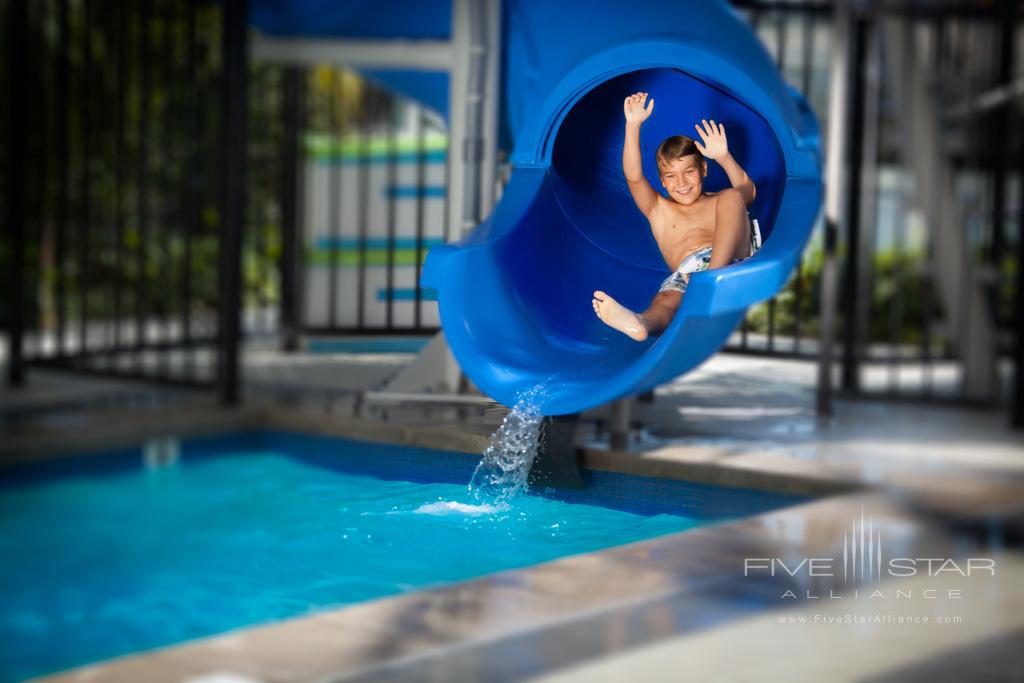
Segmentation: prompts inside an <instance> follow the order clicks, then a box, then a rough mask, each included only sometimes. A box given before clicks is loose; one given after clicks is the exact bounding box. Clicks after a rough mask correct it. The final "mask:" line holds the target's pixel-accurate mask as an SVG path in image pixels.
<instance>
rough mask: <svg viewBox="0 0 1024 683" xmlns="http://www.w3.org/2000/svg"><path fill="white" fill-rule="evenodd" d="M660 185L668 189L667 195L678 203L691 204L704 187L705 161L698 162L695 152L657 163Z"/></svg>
mask: <svg viewBox="0 0 1024 683" xmlns="http://www.w3.org/2000/svg"><path fill="white" fill-rule="evenodd" d="M659 170H660V171H661V186H662V187H664V188H665V189H666V190H668V196H669V197H670V198H671V199H672V200H673V201H676V202H679V203H680V204H693V203H694V202H695V201H697V198H698V197H700V195H701V191H702V190H703V188H704V176H706V175H707V174H708V168H707V164H706V163H699V162H698V161H697V155H696V154H690V155H688V156H685V157H682V158H680V159H673V160H671V161H670V162H668V163H666V162H664V161H663V162H661V163H660V164H659Z"/></svg>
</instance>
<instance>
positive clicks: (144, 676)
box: [0, 351, 1024, 683]
mask: <svg viewBox="0 0 1024 683" xmlns="http://www.w3.org/2000/svg"><path fill="white" fill-rule="evenodd" d="M410 357H411V356H410ZM252 359H253V357H252V356H249V362H247V367H246V373H247V377H249V378H250V380H251V381H250V383H249V388H248V395H247V404H246V407H245V408H242V409H238V410H223V409H221V408H218V407H217V406H216V405H215V404H214V402H213V401H212V399H211V398H210V397H209V396H208V395H197V394H195V393H190V392H178V391H175V392H168V391H157V392H155V393H154V395H153V396H150V397H149V398H143V399H141V400H140V399H139V398H138V396H135V397H134V398H132V397H128V398H126V396H127V393H132V392H134V394H138V392H139V391H140V385H139V384H122V383H118V382H111V381H109V380H102V381H97V380H85V379H82V378H77V377H69V376H65V375H61V374H59V373H42V372H39V373H37V372H36V371H33V375H32V376H33V377H38V379H36V380H35V383H34V385H33V388H32V390H30V391H29V392H26V394H23V395H21V396H16V395H12V394H11V393H10V392H8V393H6V394H2V395H0V407H3V406H20V408H19V410H15V411H9V412H8V413H7V415H8V418H7V421H6V424H5V425H4V438H3V439H2V442H0V462H5V463H10V462H12V461H16V460H17V461H24V460H37V459H49V458H53V457H59V456H61V455H62V454H65V453H70V452H72V451H82V450H91V449H102V448H109V447H112V446H117V445H127V444H130V443H138V442H139V441H140V440H142V439H145V438H149V437H152V436H165V435H191V434H200V433H217V432H225V431H232V430H238V429H246V428H259V427H273V428H285V429H294V430H298V431H304V432H314V433H324V434H331V435H337V436H347V437H353V438H362V439H367V440H373V441H385V442H390V443H402V444H409V445H415V446H423V447H432V448H439V449H444V450H458V451H466V452H475V453H479V452H480V451H481V450H482V449H483V447H484V446H485V445H486V442H487V437H488V436H489V434H490V433H491V432H492V431H493V430H494V428H495V427H496V426H497V425H498V424H500V421H501V419H502V418H503V416H504V410H503V409H501V408H500V407H497V406H487V405H476V406H472V405H471V406H435V407H431V408H424V407H423V406H408V405H380V404H367V403H360V401H359V399H358V394H357V393H354V392H357V391H359V390H360V389H362V390H367V389H373V388H375V386H376V385H377V384H379V382H380V381H382V379H383V378H385V377H386V376H388V375H389V374H391V373H392V372H394V371H395V370H396V369H397V368H399V367H401V364H402V362H403V359H405V360H407V358H404V357H403V356H402V355H400V354H395V355H394V356H389V357H387V358H376V359H373V360H369V361H368V360H367V359H366V358H363V357H359V356H356V355H351V356H349V355H343V354H336V355H331V356H326V357H324V358H309V357H305V358H303V359H302V361H301V369H298V370H296V369H295V367H293V364H291V363H289V362H288V358H287V357H282V355H274V354H272V353H268V352H265V351H263V352H260V355H259V356H258V357H257V358H256V362H253V361H252ZM349 365H351V366H353V367H354V366H359V369H358V370H351V369H350V370H349V371H346V367H347V366H349ZM268 368H270V370H268ZM261 373H262V374H261ZM813 373H814V368H813V366H809V365H807V364H803V363H797V362H792V361H780V360H770V359H763V358H748V357H737V356H723V355H720V356H716V357H715V358H713V359H712V360H711V361H710V362H709V363H707V364H706V365H704V366H702V367H701V368H700V369H698V370H697V371H695V372H693V373H690V374H689V375H687V376H686V377H684V378H681V379H680V380H678V381H677V382H674V383H672V384H669V385H666V386H664V387H661V388H660V389H659V390H658V392H657V395H656V398H655V401H654V402H653V403H638V404H636V406H635V409H634V415H633V417H634V420H635V421H636V422H637V423H638V427H639V428H638V429H637V430H635V432H634V435H633V438H631V439H630V441H629V443H628V444H627V447H626V448H623V449H610V448H609V447H608V445H607V438H606V437H605V435H604V434H603V433H602V432H601V428H600V425H601V423H602V419H603V418H604V415H603V413H602V411H592V412H591V413H589V414H587V415H584V419H583V421H582V424H581V430H580V433H579V438H578V445H579V451H578V456H579V460H580V463H581V464H582V465H583V466H585V467H590V468H594V469H606V470H612V471H620V472H630V473H634V474H644V475H648V476H657V477H666V478H674V479H686V480H690V481H698V482H704V483H712V484H721V485H729V486H739V487H744V488H755V489H760V490H770V491H776V492H783V493H800V494H805V495H812V496H820V497H823V498H822V499H821V500H817V501H814V502H812V503H808V504H806V505H799V506H794V507H791V508H786V509H784V510H779V511H776V512H771V513H768V514H766V515H761V516H758V517H754V518H749V519H744V520H741V521H739V522H735V523H732V524H716V525H712V526H709V527H705V528H701V529H697V530H694V531H691V532H686V533H684V534H681V535H677V536H669V537H664V538H660V539H655V540H653V541H648V542H644V543H641V544H633V545H630V546H624V547H620V548H615V549H611V550H607V551H602V552H599V553H593V554H588V555H581V556H578V557H571V558H565V559H562V560H558V561H555V562H552V563H547V564H545V565H538V566H537V567H532V568H527V569H523V570H518V571H514V572H505V573H502V574H497V575H493V576H490V577H485V578H483V579H479V580H477V581H472V582H467V583H464V584H455V585H452V586H449V587H446V588H441V589H438V590H434V591H421V592H416V593H411V594H408V595H403V596H397V597H395V598H389V599H386V600H380V601H374V602H370V603H364V604H361V605H356V606H354V607H351V608H347V609H344V610H338V611H335V612H327V613H322V614H319V615H315V616H312V617H306V618H302V619H295V620H290V621H286V622H279V623H276V624H271V625H266V626H258V627H255V628H250V629H244V630H240V631H236V632H231V633H229V634H222V635H220V636H215V637H213V638H209V639H203V640H200V641H193V642H191V643H185V644H182V645H178V646H174V647H170V648H165V649H161V650H158V651H155V652H152V653H145V654H140V655H133V656H129V657H125V658H120V659H117V660H113V661H112V662H109V663H101V664H97V665H93V666H89V667H84V668H82V669H79V670H76V671H75V672H73V673H67V674H64V675H62V676H59V677H55V678H54V679H53V680H76V681H86V680H88V681H93V680H95V681H107V680H109V681H127V680H133V681H134V680H146V681H150V680H152V681H160V680H196V681H200V680H203V677H204V676H209V675H211V674H214V673H216V672H218V671H219V672H222V673H224V674H233V675H235V676H236V679H235V680H239V681H240V680H258V681H300V680H301V681H326V680H339V681H340V680H375V681H376V680H396V681H397V680H424V681H433V680H438V681H442V680H443V681H451V680H509V679H518V678H522V677H529V676H544V677H548V678H546V679H545V680H565V681H577V680H579V681H582V680H608V681H611V680H622V672H623V671H629V672H630V674H629V678H630V679H637V680H666V678H667V679H669V680H678V679H681V678H693V679H696V680H765V679H766V678H768V679H770V678H775V677H778V676H781V675H782V674H783V673H786V674H787V675H789V674H792V675H791V676H790V678H791V679H793V680H801V679H805V680H811V679H812V678H813V679H816V680H821V678H828V679H829V680H833V679H834V680H854V679H857V680H894V679H898V680H918V679H920V680H924V679H925V678H926V677H927V675H928V674H929V672H931V674H934V672H935V667H936V666H939V667H940V668H939V669H938V670H939V671H946V672H954V671H957V669H956V666H957V665H959V664H964V663H970V666H971V667H974V668H971V669H970V671H971V672H978V673H979V675H981V674H984V673H986V672H988V673H992V674H993V677H991V679H992V680H1002V678H1000V677H999V676H998V675H997V674H999V672H1000V671H1002V672H1004V673H1005V672H1006V671H1008V670H1007V669H1005V668H1004V669H1000V668H999V667H1000V666H1002V665H1010V664H1012V665H1014V666H1016V667H1019V666H1020V665H1021V664H1022V663H1024V661H1022V655H1020V652H1021V648H1020V645H1022V644H1024V624H1022V623H1021V619H1022V618H1024V616H1022V615H1024V609H1022V607H1024V604H1022V599H1024V590H1022V589H1021V588H1019V586H1024V561H1022V557H1021V555H1020V552H1021V538H1022V534H1021V523H1022V520H1024V437H1022V436H1021V435H1020V434H1018V433H1014V432H1013V431H1011V430H1010V429H1008V428H1007V426H1006V423H1005V420H1004V419H1003V417H1002V416H1001V415H999V414H996V413H987V412H982V411H977V410H969V409H963V408H957V407H952V406H950V407H943V406H924V405H919V404H911V403H874V402H860V401H853V400H839V401H837V403H836V417H835V418H833V419H832V420H829V421H820V420H818V419H817V418H816V417H815V416H814V413H813ZM335 377H344V381H347V382H348V384H344V383H343V380H342V379H339V380H338V382H339V384H337V385H334V384H331V382H332V381H333V380H332V378H335ZM307 384H308V385H309V386H308V387H307V386H306V385H307ZM90 387H93V391H92V394H90ZM303 387H306V388H307V389H309V390H308V391H301V389H302V388H303ZM143 389H146V390H148V389H149V387H144V386H143ZM68 391H74V392H75V393H76V396H80V397H88V396H90V395H92V396H94V397H98V398H96V400H93V401H91V402H87V404H86V405H85V407H84V408H81V409H74V408H68V407H62V408H60V409H59V410H49V409H48V408H47V407H48V406H49V405H53V403H52V402H53V401H54V400H55V397H56V398H60V397H64V398H66V397H67V395H68V393H67V392H68ZM33 392H34V393H33ZM126 392H127V393H126ZM143 393H145V392H143ZM151 393H153V392H152V391H151ZM12 416H13V417H12ZM861 505H863V506H864V509H865V511H866V512H867V514H868V515H869V516H872V518H873V519H874V520H876V522H878V523H880V524H881V525H882V527H883V528H884V529H886V530H888V531H890V532H891V533H893V534H894V535H895V536H894V538H893V539H892V540H893V542H892V543H887V547H889V548H896V547H899V548H900V553H901V555H903V554H906V556H923V555H921V554H914V553H932V554H933V555H932V556H936V557H939V556H941V557H951V558H963V557H968V556H971V557H975V556H977V555H976V554H977V553H980V554H982V555H984V556H986V557H989V556H991V557H998V567H999V571H998V572H997V574H996V576H994V577H989V578H991V580H984V581H983V580H982V579H983V578H984V577H971V578H970V579H969V581H970V585H969V586H966V585H964V586H961V588H962V589H963V590H965V591H967V589H968V588H969V589H970V590H969V591H968V592H967V594H966V595H965V597H964V598H963V599H960V600H959V602H955V603H954V602H951V601H949V600H946V601H943V602H942V605H940V604H939V601H936V600H929V599H920V600H915V599H911V600H903V601H901V603H900V604H899V605H895V606H894V605H892V604H886V607H887V608H891V609H888V610H887V611H889V612H891V611H894V610H895V611H900V612H902V611H904V610H909V613H913V614H919V615H924V614H931V615H933V616H940V615H939V614H938V612H941V611H943V610H945V612H948V613H950V614H953V613H955V614H957V615H959V616H960V617H962V618H963V619H964V621H962V622H961V623H959V624H950V625H949V626H950V628H949V629H947V630H944V631H942V632H941V634H938V635H937V632H935V631H933V630H931V629H923V628H916V626H919V625H912V626H911V627H907V626H906V625H904V628H903V629H899V628H896V625H893V624H879V625H857V624H850V625H842V624H839V625H835V624H832V625H828V624H822V623H813V620H812V622H810V623H805V624H799V623H796V624H788V623H787V624H780V623H779V622H778V620H777V617H778V616H787V615H790V616H793V615H800V614H803V615H804V616H805V617H807V616H811V617H813V615H814V614H819V615H821V614H825V615H828V614H832V615H833V616H835V614H844V615H845V614H848V613H849V614H852V613H854V612H856V611H857V610H871V611H872V613H874V612H879V611H880V608H879V606H878V604H872V603H870V602H863V601H857V602H856V604H852V606H850V607H849V609H847V606H848V605H851V603H850V602H849V601H847V602H846V603H844V602H843V601H842V600H839V601H838V602H832V601H830V602H831V603H832V604H830V605H829V606H828V607H827V608H819V607H817V605H816V604H815V603H814V601H813V600H810V599H805V600H803V601H801V602H800V603H799V604H794V603H792V602H784V601H781V600H780V598H779V596H778V595H777V594H778V593H781V591H780V590H779V588H780V587H782V586H790V587H792V585H793V582H794V581H795V579H792V578H791V579H789V580H788V581H783V582H782V583H781V584H780V583H779V582H778V581H775V580H766V579H765V578H764V577H760V578H754V577H743V576H742V570H743V558H744V557H750V556H752V555H750V553H755V552H756V553H757V554H756V555H754V556H756V557H780V558H796V557H817V556H819V555H817V553H824V554H826V555H828V556H835V555H836V553H837V552H840V551H841V548H842V547H843V538H842V531H843V530H844V529H845V528H846V527H847V526H848V525H849V523H850V519H851V517H852V516H853V515H854V514H859V512H860V509H861ZM897 538H898V545H897V544H896V540H897ZM777 578H778V577H777ZM953 578H955V577H951V576H950V575H948V574H947V575H945V576H935V577H914V578H913V579H909V578H905V577H902V578H899V579H898V580H897V579H891V580H890V581H895V582H896V584H897V585H896V586H895V587H899V588H904V587H906V586H911V587H917V588H919V589H920V590H925V589H926V588H928V589H941V588H943V587H945V585H946V584H945V582H948V581H950V580H952V579H953ZM975 578H977V579H978V580H977V581H974V579H975ZM925 579H928V581H927V582H925V583H920V582H922V581H924V580H925ZM954 583H955V582H954ZM833 584H835V585H837V586H838V585H841V586H847V585H848V584H845V583H842V584H840V583H835V582H832V581H823V580H821V579H817V578H816V579H815V580H814V581H812V582H811V583H810V584H809V585H810V587H812V588H815V589H819V588H821V589H826V590H827V589H828V587H829V586H830V585H833ZM975 584H976V585H975ZM798 587H806V586H798ZM895 587H894V588H893V590H895ZM881 611H886V610H881ZM773 619H774V621H773ZM808 652H812V653H815V654H814V655H813V656H806V655H807V653H808ZM774 653H785V655H782V654H779V655H778V657H783V659H781V660H780V659H778V658H777V656H776V654H774ZM961 655H962V656H961ZM965 665H966V664H965ZM667 667H668V668H667ZM772 667H774V668H772ZM669 669H671V671H669ZM1010 670H1011V671H1012V669H1010ZM666 671H669V674H668V675H667V676H666V675H665V674H666ZM676 672H678V676H677V675H675V674H676ZM961 673H962V672H961ZM762 674H763V675H762ZM777 675H778V676H777ZM237 677H244V678H237ZM971 678H974V676H973V675H961V676H953V677H952V679H954V680H965V679H971ZM206 680H209V681H211V683H212V681H213V680H216V679H213V678H208V679H206ZM221 680H224V681H227V680H232V679H229V678H222V679H221ZM930 680H934V679H930Z"/></svg>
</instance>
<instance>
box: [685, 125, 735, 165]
mask: <svg viewBox="0 0 1024 683" xmlns="http://www.w3.org/2000/svg"><path fill="white" fill-rule="evenodd" d="M701 126H703V127H701ZM694 128H696V129H697V134H698V135H700V139H701V141H702V142H703V143H704V144H703V145H702V144H701V143H700V142H697V141H696V140H695V141H694V143H693V144H695V145H696V146H697V150H698V151H699V152H700V153H701V154H703V155H704V158H706V159H715V160H717V159H721V158H723V157H725V156H727V155H728V154H729V141H728V140H727V139H726V137H725V126H723V125H722V124H720V123H718V124H716V123H715V121H714V119H712V120H711V123H710V124H709V123H708V122H707V120H706V119H701V120H700V124H697V125H695V126H694Z"/></svg>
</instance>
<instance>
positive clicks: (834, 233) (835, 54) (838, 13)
mask: <svg viewBox="0 0 1024 683" xmlns="http://www.w3.org/2000/svg"><path fill="white" fill-rule="evenodd" d="M832 16H833V28H832V41H833V48H832V49H833V51H832V64H831V69H830V71H831V73H830V75H831V79H830V82H831V89H830V92H829V122H828V142H827V145H828V147H827V152H826V164H827V165H826V169H825V255H824V262H823V263H822V270H821V311H820V315H821V333H820V337H819V347H820V348H819V351H818V388H817V396H816V409H817V413H818V415H819V416H829V415H831V414H832V362H833V360H832V356H833V344H834V343H835V314H836V304H837V302H838V297H837V291H836V290H837V286H838V273H837V272H836V242H837V241H838V234H839V230H840V227H841V226H840V221H841V219H842V216H843V214H844V213H845V212H844V211H843V206H844V204H843V201H844V198H847V197H848V194H847V191H846V171H845V163H846V153H847V149H848V145H849V136H850V131H849V105H848V101H849V99H850V98H849V93H848V92H847V91H848V85H849V78H850V73H851V70H852V69H853V68H854V66H853V65H851V60H852V57H853V54H852V53H853V47H854V46H853V36H852V35H851V34H852V31H851V23H852V19H853V17H852V15H851V10H850V6H849V2H848V1H847V0H840V1H839V2H837V3H836V5H835V7H834V8H833V11H832ZM854 64H855V63H854Z"/></svg>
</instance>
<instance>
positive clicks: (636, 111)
mask: <svg viewBox="0 0 1024 683" xmlns="http://www.w3.org/2000/svg"><path fill="white" fill-rule="evenodd" d="M645 99H647V93H645V92H638V93H635V94H633V95H630V96H629V97H627V98H626V99H625V101H623V103H622V111H623V112H624V113H625V114H626V123H643V122H644V121H646V120H647V119H648V117H650V115H651V112H652V111H654V98H653V97H652V98H651V100H650V101H649V102H648V103H647V107H646V108H644V100H645Z"/></svg>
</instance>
